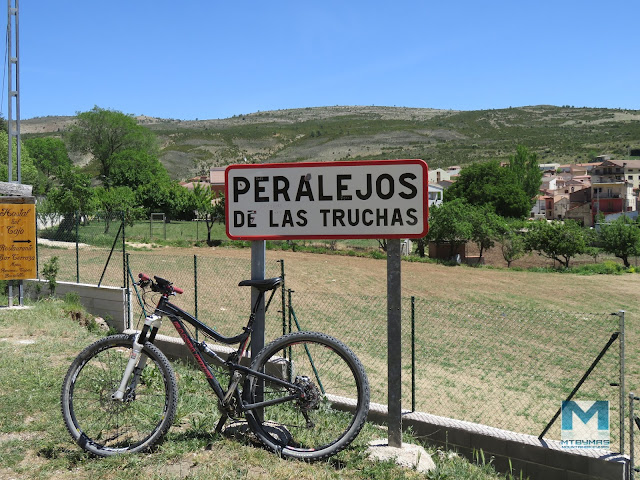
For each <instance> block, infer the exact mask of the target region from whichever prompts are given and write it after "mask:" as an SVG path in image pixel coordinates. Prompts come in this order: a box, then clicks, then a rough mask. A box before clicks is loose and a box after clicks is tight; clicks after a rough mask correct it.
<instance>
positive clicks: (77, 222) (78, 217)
mask: <svg viewBox="0 0 640 480" xmlns="http://www.w3.org/2000/svg"><path fill="white" fill-rule="evenodd" d="M75 217H76V283H80V248H79V247H80V246H79V245H78V242H79V241H80V238H79V237H78V235H79V234H80V229H79V224H80V212H78V211H76V215H75Z"/></svg>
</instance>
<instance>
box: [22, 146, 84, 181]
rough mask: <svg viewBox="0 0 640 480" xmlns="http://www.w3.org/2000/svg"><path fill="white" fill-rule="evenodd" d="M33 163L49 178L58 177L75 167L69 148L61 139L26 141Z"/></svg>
mask: <svg viewBox="0 0 640 480" xmlns="http://www.w3.org/2000/svg"><path fill="white" fill-rule="evenodd" d="M24 146H25V147H26V148H27V150H28V151H29V155H30V156H31V158H32V159H33V163H34V165H35V166H36V168H37V169H38V170H40V171H41V172H42V173H44V174H45V175H46V176H47V177H52V176H58V175H59V173H60V171H61V170H63V169H68V168H71V167H72V166H73V163H72V162H71V160H70V159H69V155H68V154H67V147H66V146H65V144H64V142H63V141H62V139H60V138H54V137H36V138H29V139H27V140H25V141H24Z"/></svg>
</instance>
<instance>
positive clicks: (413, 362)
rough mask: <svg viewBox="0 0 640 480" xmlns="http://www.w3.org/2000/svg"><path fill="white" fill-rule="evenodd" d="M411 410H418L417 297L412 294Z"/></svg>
mask: <svg viewBox="0 0 640 480" xmlns="http://www.w3.org/2000/svg"><path fill="white" fill-rule="evenodd" d="M411 411H412V412H415V411H416V297H414V296H411Z"/></svg>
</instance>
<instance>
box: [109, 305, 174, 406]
mask: <svg viewBox="0 0 640 480" xmlns="http://www.w3.org/2000/svg"><path fill="white" fill-rule="evenodd" d="M161 324H162V317H160V316H159V315H156V314H151V315H149V316H147V317H146V318H145V320H144V327H143V329H142V333H141V334H136V336H135V338H134V340H133V346H132V348H131V353H130V355H129V361H128V362H127V366H126V368H125V369H124V374H123V375H122V380H121V381H120V386H119V387H118V389H117V390H116V391H115V392H114V393H113V394H112V395H111V398H112V399H113V400H119V401H123V400H124V399H125V394H126V393H127V390H128V387H130V389H131V390H133V389H135V387H136V385H137V384H138V379H139V378H140V373H141V372H142V370H143V369H144V367H145V365H146V364H147V356H146V355H144V354H143V353H142V349H143V347H144V343H145V337H146V332H148V331H149V329H150V328H151V329H152V335H153V332H157V331H158V329H159V328H160V325H161ZM134 371H135V375H134V378H133V382H131V383H129V380H130V379H131V374H132V373H134Z"/></svg>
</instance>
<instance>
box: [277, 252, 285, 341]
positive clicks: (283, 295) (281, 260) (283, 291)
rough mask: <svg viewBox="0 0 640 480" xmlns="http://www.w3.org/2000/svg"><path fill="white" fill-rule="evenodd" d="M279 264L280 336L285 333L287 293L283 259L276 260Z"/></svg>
mask: <svg viewBox="0 0 640 480" xmlns="http://www.w3.org/2000/svg"><path fill="white" fill-rule="evenodd" d="M278 262H279V263H280V278H282V285H281V286H280V294H281V297H282V334H283V335H284V334H286V333H287V296H286V295H287V293H286V291H285V289H286V286H285V283H284V259H280V260H278Z"/></svg>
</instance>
